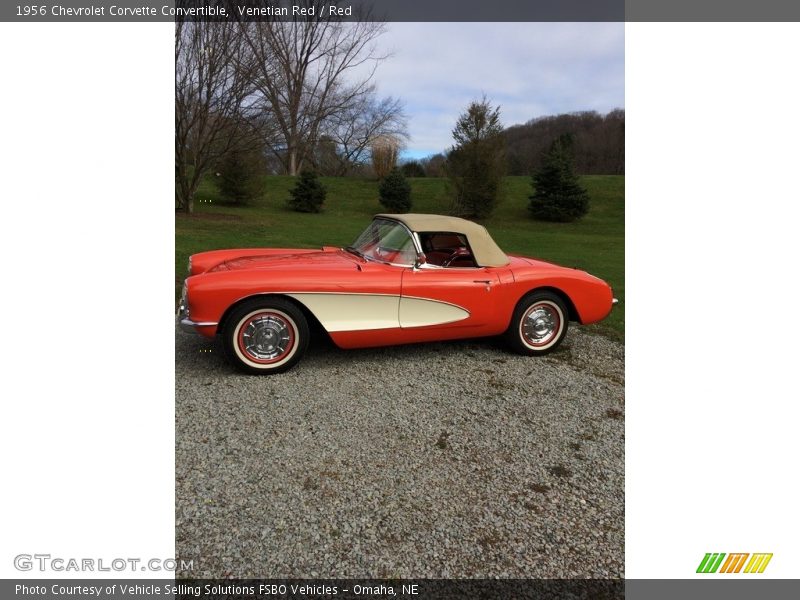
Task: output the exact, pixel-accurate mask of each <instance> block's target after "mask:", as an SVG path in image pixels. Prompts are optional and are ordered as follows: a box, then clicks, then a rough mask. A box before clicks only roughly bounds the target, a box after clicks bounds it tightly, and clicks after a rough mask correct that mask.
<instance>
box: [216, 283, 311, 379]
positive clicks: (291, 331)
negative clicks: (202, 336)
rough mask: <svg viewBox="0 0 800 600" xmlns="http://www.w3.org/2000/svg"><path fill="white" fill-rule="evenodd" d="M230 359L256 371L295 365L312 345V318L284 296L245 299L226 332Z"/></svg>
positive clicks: (269, 371)
mask: <svg viewBox="0 0 800 600" xmlns="http://www.w3.org/2000/svg"><path fill="white" fill-rule="evenodd" d="M222 338H223V346H224V348H225V354H226V356H227V357H228V360H230V362H231V363H232V364H233V365H235V366H236V367H237V368H238V369H240V370H241V371H244V372H245V373H251V374H254V375H269V374H272V373H282V372H284V371H286V370H288V369H291V368H292V367H293V366H294V365H295V364H297V362H298V361H299V360H300V358H301V357H302V356H303V353H304V352H305V350H306V347H307V346H308V338H309V329H308V322H307V321H306V318H305V316H304V315H303V313H302V311H300V309H298V308H297V307H296V306H295V305H294V304H292V303H291V302H289V301H288V300H284V299H282V298H260V299H254V300H250V301H248V302H245V303H244V304H242V305H241V306H238V307H237V308H236V309H234V310H233V312H232V313H231V314H230V315H229V316H228V318H227V320H226V321H225V326H224V328H223V332H222Z"/></svg>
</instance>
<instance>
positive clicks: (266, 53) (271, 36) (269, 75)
mask: <svg viewBox="0 0 800 600" xmlns="http://www.w3.org/2000/svg"><path fill="white" fill-rule="evenodd" d="M299 4H300V5H302V6H307V7H311V6H313V7H315V8H316V11H315V15H316V16H314V17H308V18H303V19H297V20H295V21H292V22H289V21H277V20H276V21H267V22H258V23H243V24H242V25H241V27H242V31H243V32H244V35H245V40H246V42H247V45H248V47H249V49H250V51H251V52H252V53H253V55H254V57H255V59H256V64H257V69H258V71H257V76H256V78H255V80H254V84H255V87H256V89H257V92H258V95H259V96H260V99H261V101H262V108H263V109H264V110H269V111H271V113H272V117H273V119H274V123H275V124H276V133H277V139H276V140H274V142H273V144H272V148H273V152H274V154H275V156H276V157H278V158H279V159H280V160H281V162H282V164H283V166H284V171H285V172H286V173H288V174H289V175H296V174H297V173H298V172H299V171H300V170H301V169H302V168H303V166H304V162H305V161H306V160H308V159H309V157H310V154H311V152H312V151H313V149H314V147H315V145H316V143H317V141H318V140H319V139H320V137H321V136H322V135H323V134H329V132H326V131H325V127H324V125H325V123H326V122H327V121H328V120H330V119H334V118H335V117H337V116H340V115H342V114H343V113H344V112H345V111H347V110H348V109H350V108H352V107H353V106H354V105H358V104H359V103H360V102H362V101H363V99H364V98H365V97H367V96H369V95H370V94H372V93H373V92H374V87H373V86H372V85H371V83H370V82H371V80H372V76H373V74H374V72H375V68H376V67H377V64H378V63H379V62H380V61H381V60H383V59H384V58H386V56H385V55H381V54H379V53H378V52H377V49H376V47H375V45H374V41H375V39H376V38H377V37H378V36H379V35H380V34H381V33H382V32H383V31H384V24H383V23H381V22H376V21H372V20H369V19H366V20H361V19H359V20H357V21H354V22H347V23H345V22H342V21H339V20H337V19H336V18H334V17H332V16H330V11H326V10H324V5H326V4H331V2H330V0H301V1H300V2H299ZM334 4H335V2H334ZM362 19H363V16H362ZM357 70H358V71H359V73H361V76H360V77H356V76H355V75H356V71H357Z"/></svg>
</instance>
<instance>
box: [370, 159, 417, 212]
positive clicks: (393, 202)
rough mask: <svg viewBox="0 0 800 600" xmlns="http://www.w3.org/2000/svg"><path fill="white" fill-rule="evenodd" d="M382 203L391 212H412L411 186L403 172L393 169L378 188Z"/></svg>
mask: <svg viewBox="0 0 800 600" xmlns="http://www.w3.org/2000/svg"><path fill="white" fill-rule="evenodd" d="M378 192H379V194H380V197H379V200H380V203H381V204H382V205H383V206H384V208H386V210H388V211H389V212H394V213H405V212H408V211H409V210H411V185H410V184H409V183H408V181H406V178H405V175H403V172H402V171H401V170H400V169H398V168H394V169H392V170H391V171H390V172H389V174H388V175H387V176H386V177H385V178H384V179H383V181H381V185H380V187H379V188H378Z"/></svg>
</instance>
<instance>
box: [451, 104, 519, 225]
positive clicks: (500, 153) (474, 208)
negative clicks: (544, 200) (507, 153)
mask: <svg viewBox="0 0 800 600" xmlns="http://www.w3.org/2000/svg"><path fill="white" fill-rule="evenodd" d="M502 132H503V126H502V125H501V124H500V108H499V107H497V108H495V109H492V107H491V105H490V104H489V101H488V100H487V99H486V98H485V97H484V98H483V99H482V100H481V101H479V102H478V101H475V102H472V103H471V104H470V105H469V106H468V107H467V110H466V112H464V113H463V114H462V115H461V116H460V117H459V119H458V122H457V123H456V127H455V129H453V139H455V141H456V145H455V146H454V147H453V148H452V149H451V150H450V153H449V154H448V156H447V163H446V171H447V175H448V177H449V179H450V189H451V193H452V195H453V213H454V214H456V215H458V216H460V217H468V218H473V217H474V218H478V219H483V218H486V217H488V216H489V215H491V214H492V211H493V210H494V208H495V206H496V204H497V200H498V198H499V195H500V183H501V181H502V178H503V173H504V166H505V165H504V161H505V158H504V148H505V141H504V139H503V136H502Z"/></svg>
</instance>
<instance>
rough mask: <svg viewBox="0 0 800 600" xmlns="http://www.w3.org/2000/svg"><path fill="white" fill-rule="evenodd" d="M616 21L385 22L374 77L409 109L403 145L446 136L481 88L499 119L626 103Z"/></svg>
mask: <svg viewBox="0 0 800 600" xmlns="http://www.w3.org/2000/svg"><path fill="white" fill-rule="evenodd" d="M624 31H625V30H624V24H623V23H389V24H387V31H386V33H385V34H384V35H382V36H381V37H380V38H379V44H380V48H381V50H384V49H385V50H390V51H391V52H392V56H391V57H390V58H388V59H387V60H386V61H385V62H383V63H382V64H381V65H380V66H379V68H378V71H377V73H376V76H375V82H376V83H377V85H378V91H379V93H380V94H381V95H392V96H397V97H399V98H401V99H403V101H404V102H405V104H406V109H407V112H408V114H409V116H410V133H411V142H410V144H409V154H411V155H416V156H420V155H424V154H428V153H432V152H439V151H442V150H444V149H446V148H447V147H449V146H450V145H451V144H452V137H451V131H452V128H453V126H454V124H455V120H456V119H457V117H458V115H459V113H461V112H462V111H463V110H464V108H465V107H466V106H467V104H469V102H470V101H472V100H474V99H477V98H480V97H481V96H482V95H483V94H486V96H487V97H488V98H489V99H490V100H492V102H493V103H495V104H500V105H501V117H502V120H503V123H504V124H505V125H514V124H517V123H524V122H525V121H528V120H530V119H532V118H535V117H540V116H544V115H552V114H559V113H565V112H573V111H579V110H596V111H599V112H607V111H609V110H611V109H614V108H622V107H624V100H625V91H624V90H625V85H624V68H625V67H624V48H625V41H624V35H625V33H624Z"/></svg>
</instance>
